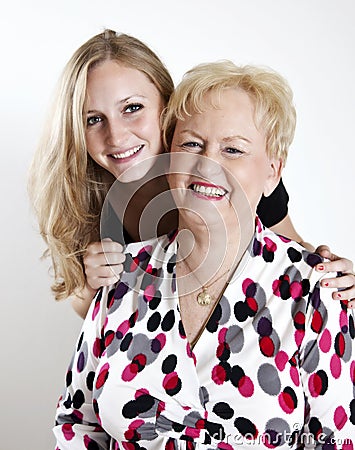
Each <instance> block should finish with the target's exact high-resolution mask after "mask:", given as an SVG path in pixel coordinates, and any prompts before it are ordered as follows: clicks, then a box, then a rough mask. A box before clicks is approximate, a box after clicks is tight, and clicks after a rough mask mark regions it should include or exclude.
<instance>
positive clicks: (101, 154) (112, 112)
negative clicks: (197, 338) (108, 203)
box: [85, 60, 163, 182]
mask: <svg viewBox="0 0 355 450" xmlns="http://www.w3.org/2000/svg"><path fill="white" fill-rule="evenodd" d="M162 108H163V102H162V99H161V95H160V93H159V91H158V89H157V88H156V87H155V86H154V84H153V83H152V82H151V81H150V80H149V79H148V78H147V76H146V75H145V74H144V73H143V72H140V71H139V70H137V69H133V68H130V67H127V66H124V65H121V64H119V63H118V62H116V61H112V60H107V61H105V62H103V63H101V64H99V65H98V66H96V67H94V68H93V69H91V70H90V72H89V74H88V79H87V99H86V103H85V117H86V143H87V151H88V153H89V154H90V156H91V157H92V158H93V160H94V161H95V162H96V163H97V164H99V165H100V166H102V167H104V168H105V169H106V170H108V171H109V172H110V173H111V174H112V175H114V176H115V177H116V178H119V177H120V176H121V175H122V174H123V173H124V171H125V170H127V169H129V168H131V167H132V166H134V165H136V164H137V163H141V162H142V161H144V160H146V159H147V158H148V160H147V163H146V164H143V165H142V164H138V166H139V168H137V170H136V171H135V170H130V171H129V176H128V178H127V176H126V178H127V179H125V178H123V179H122V177H121V180H122V181H125V182H128V181H134V180H138V179H140V178H142V177H143V176H144V175H145V174H146V172H148V170H149V169H150V168H151V166H152V165H153V163H154V158H149V157H152V156H155V155H158V154H160V153H161V152H162V141H161V128H160V115H161V111H162Z"/></svg>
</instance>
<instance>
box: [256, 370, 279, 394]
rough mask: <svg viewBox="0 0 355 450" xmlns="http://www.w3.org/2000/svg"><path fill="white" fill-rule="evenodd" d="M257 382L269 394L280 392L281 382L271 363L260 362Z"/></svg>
mask: <svg viewBox="0 0 355 450" xmlns="http://www.w3.org/2000/svg"><path fill="white" fill-rule="evenodd" d="M258 382H259V385H260V387H261V389H262V390H263V391H264V392H266V393H267V394H269V395H277V394H279V393H280V389H281V382H280V378H279V376H278V373H277V369H276V367H274V366H273V365H271V364H262V365H261V366H260V367H259V370H258Z"/></svg>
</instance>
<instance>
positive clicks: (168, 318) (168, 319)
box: [161, 309, 175, 332]
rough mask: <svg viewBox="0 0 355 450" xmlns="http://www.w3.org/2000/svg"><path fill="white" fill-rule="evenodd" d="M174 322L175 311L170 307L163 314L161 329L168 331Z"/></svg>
mask: <svg viewBox="0 0 355 450" xmlns="http://www.w3.org/2000/svg"><path fill="white" fill-rule="evenodd" d="M174 324H175V313H174V311H173V310H172V309H171V310H170V311H168V312H167V313H166V314H165V317H164V319H163V321H162V323H161V329H162V330H163V331H165V332H167V331H170V330H171V329H172V328H173V326H174Z"/></svg>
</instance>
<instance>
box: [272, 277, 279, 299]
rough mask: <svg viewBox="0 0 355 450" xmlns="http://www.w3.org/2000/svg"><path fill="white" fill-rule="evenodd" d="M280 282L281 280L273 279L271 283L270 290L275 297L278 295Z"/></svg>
mask: <svg viewBox="0 0 355 450" xmlns="http://www.w3.org/2000/svg"><path fill="white" fill-rule="evenodd" d="M280 284H281V281H280V280H275V281H273V283H272V292H273V293H274V295H276V296H277V297H280V289H279V288H280Z"/></svg>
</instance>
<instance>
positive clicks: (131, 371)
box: [122, 364, 138, 381]
mask: <svg viewBox="0 0 355 450" xmlns="http://www.w3.org/2000/svg"><path fill="white" fill-rule="evenodd" d="M137 373H138V366H137V364H128V366H126V367H125V369H123V372H122V380H123V381H132V380H133V378H134V377H135V376H136V375H137Z"/></svg>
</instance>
